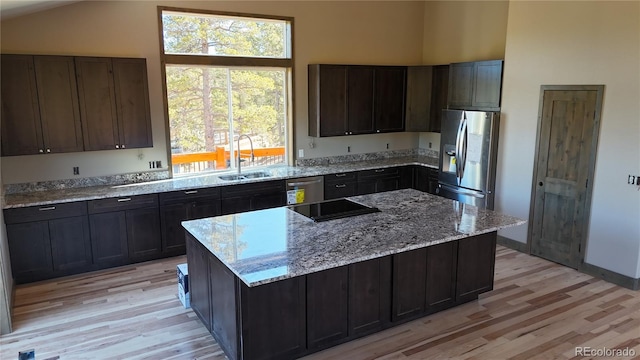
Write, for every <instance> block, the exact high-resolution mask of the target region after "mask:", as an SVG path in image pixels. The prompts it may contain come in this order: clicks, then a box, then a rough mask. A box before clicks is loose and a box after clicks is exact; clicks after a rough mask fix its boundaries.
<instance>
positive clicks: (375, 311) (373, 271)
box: [349, 256, 391, 337]
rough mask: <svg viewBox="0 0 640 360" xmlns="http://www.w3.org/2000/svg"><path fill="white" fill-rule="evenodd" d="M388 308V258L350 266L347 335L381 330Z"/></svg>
mask: <svg viewBox="0 0 640 360" xmlns="http://www.w3.org/2000/svg"><path fill="white" fill-rule="evenodd" d="M390 309H391V257H390V256H387V257H383V258H378V259H373V260H367V261H363V262H359V263H356V264H352V265H349V336H356V337H358V336H361V335H365V334H368V333H372V332H375V331H377V330H379V329H382V328H384V326H385V324H387V323H388V322H389V321H390V320H391V312H390Z"/></svg>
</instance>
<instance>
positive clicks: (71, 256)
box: [49, 216, 92, 271]
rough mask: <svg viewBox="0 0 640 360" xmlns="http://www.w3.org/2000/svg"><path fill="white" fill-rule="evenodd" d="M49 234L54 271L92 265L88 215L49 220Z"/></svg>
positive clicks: (82, 268)
mask: <svg viewBox="0 0 640 360" xmlns="http://www.w3.org/2000/svg"><path fill="white" fill-rule="evenodd" d="M49 236H50V238H51V258H52V259H53V270H54V271H69V270H74V269H80V270H84V269H88V268H90V267H91V265H92V254H91V239H90V237H89V221H88V219H87V217H86V216H74V217H70V218H65V219H55V220H49Z"/></svg>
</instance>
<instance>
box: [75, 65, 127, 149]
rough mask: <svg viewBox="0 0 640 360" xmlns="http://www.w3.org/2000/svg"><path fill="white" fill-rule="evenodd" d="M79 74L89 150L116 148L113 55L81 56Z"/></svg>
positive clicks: (84, 126)
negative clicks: (106, 56)
mask: <svg viewBox="0 0 640 360" xmlns="http://www.w3.org/2000/svg"><path fill="white" fill-rule="evenodd" d="M75 62H76V76H77V78H78V95H79V100H80V117H81V118H82V133H83V136H84V147H85V150H112V149H115V148H116V144H118V143H119V140H118V138H119V136H118V117H117V115H116V98H115V90H114V84H113V74H112V73H113V69H112V65H111V58H92V57H77V58H76V59H75Z"/></svg>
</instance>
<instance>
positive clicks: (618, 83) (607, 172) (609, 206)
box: [496, 1, 640, 278]
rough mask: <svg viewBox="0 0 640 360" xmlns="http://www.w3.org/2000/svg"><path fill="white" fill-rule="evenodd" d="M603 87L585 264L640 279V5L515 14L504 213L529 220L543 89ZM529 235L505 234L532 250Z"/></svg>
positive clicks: (550, 6)
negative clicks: (631, 179)
mask: <svg viewBox="0 0 640 360" xmlns="http://www.w3.org/2000/svg"><path fill="white" fill-rule="evenodd" d="M543 84H544V85H554V84H564V85H584V84H595V85H598V84H604V85H605V92H604V103H603V111H602V119H601V127H600V138H599V143H598V154H597V160H596V169H595V179H593V181H594V183H593V185H594V187H593V199H592V207H591V221H590V226H589V231H588V234H587V249H586V259H585V261H586V262H587V263H589V264H592V265H596V266H599V267H602V268H604V269H607V270H611V271H614V272H617V273H620V274H623V275H626V276H629V277H633V278H638V277H640V221H639V219H640V191H638V188H637V187H635V186H631V185H627V176H628V175H629V174H632V175H637V174H640V2H609V1H606V2H605V1H593V2H591V1H587V2H573V1H571V2H560V1H558V2H555V1H550V2H544V1H514V2H511V4H510V5H509V21H508V26H507V42H506V54H505V69H504V79H503V91H502V94H503V95H502V96H503V98H502V99H503V100H502V119H501V120H502V121H501V129H500V144H499V159H498V174H497V184H496V187H497V188H496V199H497V204H496V209H497V210H498V211H501V212H505V213H508V214H511V215H515V216H519V217H522V218H528V217H529V205H530V196H531V185H532V174H533V166H534V164H533V160H534V151H535V137H536V127H537V122H538V119H537V115H538V102H539V94H540V85H543ZM526 230H527V229H526V227H516V228H512V230H510V231H504V232H501V234H502V235H504V236H507V237H509V238H512V239H514V240H516V241H520V242H526V241H527V234H526Z"/></svg>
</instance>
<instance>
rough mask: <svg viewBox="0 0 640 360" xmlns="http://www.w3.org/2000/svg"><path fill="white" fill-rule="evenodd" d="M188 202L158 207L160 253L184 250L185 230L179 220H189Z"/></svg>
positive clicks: (182, 251)
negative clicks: (160, 227) (160, 239)
mask: <svg viewBox="0 0 640 360" xmlns="http://www.w3.org/2000/svg"><path fill="white" fill-rule="evenodd" d="M189 206H190V204H189V203H187V204H173V205H165V206H161V207H160V224H161V226H162V253H163V254H173V253H176V254H179V253H184V252H185V243H184V237H185V231H184V228H183V227H182V225H181V222H183V221H185V220H189Z"/></svg>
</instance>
